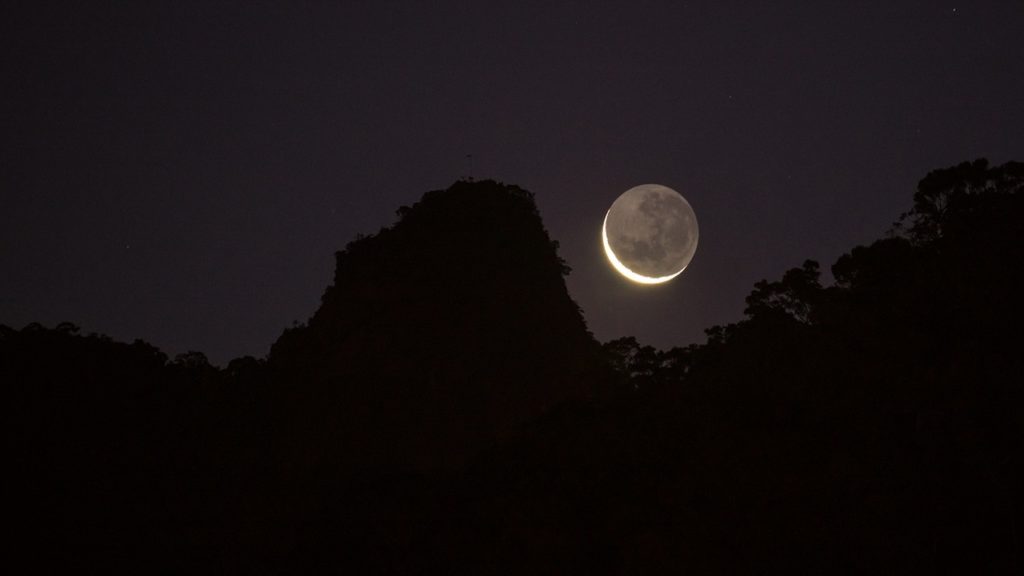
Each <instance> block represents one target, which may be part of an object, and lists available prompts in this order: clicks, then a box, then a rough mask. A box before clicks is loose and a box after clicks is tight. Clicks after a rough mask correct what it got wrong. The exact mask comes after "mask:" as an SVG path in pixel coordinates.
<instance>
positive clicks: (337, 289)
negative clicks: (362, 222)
mask: <svg viewBox="0 0 1024 576" xmlns="http://www.w3.org/2000/svg"><path fill="white" fill-rule="evenodd" d="M398 213H399V216H400V220H399V221H398V222H397V223H396V224H394V225H393V226H391V227H389V228H385V229H383V230H381V231H380V232H379V233H377V234H375V235H373V236H368V237H362V238H359V239H357V240H355V241H353V242H351V243H350V244H349V245H348V246H347V247H346V248H345V250H342V251H340V252H338V253H337V269H336V272H335V277H334V282H333V284H332V285H331V286H329V287H328V288H327V290H326V292H325V294H324V296H323V299H322V305H321V307H320V309H319V310H317V312H316V313H315V314H314V316H313V317H312V318H311V319H310V321H309V323H308V325H306V326H302V327H299V328H296V329H292V330H288V331H286V332H285V334H283V335H282V337H281V338H280V339H279V341H278V342H277V343H276V344H275V345H274V347H273V349H272V351H271V356H270V363H271V366H272V368H273V369H274V371H275V373H276V374H277V375H278V377H279V378H283V379H285V380H290V381H289V382H287V384H288V388H289V390H290V392H289V394H288V402H289V403H290V404H292V406H293V410H292V412H293V415H294V417H295V418H296V419H297V420H303V421H304V422H305V424H303V426H300V428H308V429H309V430H307V432H308V433H310V434H312V435H313V437H315V439H316V441H315V442H314V444H317V443H319V441H321V440H323V441H327V442H328V444H329V445H334V443H339V444H340V445H342V446H345V447H346V449H347V450H349V455H351V456H352V457H353V458H354V461H353V463H354V464H355V465H357V466H361V465H363V464H364V463H366V464H368V465H370V466H376V465H378V464H379V465H385V466H392V465H396V466H399V467H406V466H411V467H413V468H423V467H427V468H429V467H433V466H435V465H440V466H444V465H446V464H454V463H458V462H460V461H462V460H463V459H464V458H465V457H466V456H468V455H470V454H472V453H473V452H475V451H476V450H477V449H479V448H480V447H483V446H485V445H487V444H489V443H490V442H491V441H493V440H495V439H498V438H501V437H503V436H505V435H507V434H508V433H510V432H511V431H512V430H514V429H515V427H516V426H518V425H519V424H521V423H523V422H525V421H527V420H529V419H532V418H534V417H536V416H538V415H539V414H541V413H542V412H544V411H545V410H546V409H548V408H550V407H552V406H553V405H555V404H557V403H558V402H561V401H563V400H567V399H571V398H578V397H582V396H586V395H588V390H587V388H586V385H588V384H589V383H590V382H591V381H592V374H591V373H588V372H589V371H591V370H593V366H596V365H597V364H598V363H597V362H596V357H597V354H598V347H597V343H596V342H595V341H594V339H593V337H592V336H591V335H590V333H589V332H588V331H587V329H586V325H585V323H584V321H583V318H582V315H581V313H580V310H579V308H578V307H577V306H576V304H575V303H574V302H573V301H572V300H571V298H570V297H569V295H568V292H567V291H566V287H565V283H564V279H563V275H564V274H566V273H567V268H566V267H565V264H564V262H563V261H562V260H561V259H560V258H559V257H558V255H557V252H556V250H557V243H555V242H553V241H551V239H550V238H549V237H548V234H547V232H546V230H545V229H544V226H543V223H542V221H541V218H540V215H539V214H538V212H537V208H536V205H535V204H534V202H533V197H532V195H531V194H530V193H529V192H527V191H525V190H522V189H520V188H518V187H515V186H506V185H503V184H500V183H497V182H494V181H481V182H457V183H455V184H454V185H452V186H451V187H450V188H448V189H447V190H438V191H433V192H428V193H427V194H425V195H424V196H423V198H422V199H421V200H420V201H419V202H417V203H416V204H415V205H413V206H412V207H411V208H410V207H402V208H401V209H399V211H398ZM585 383H586V384H585ZM328 439H329V440H328ZM310 441H311V440H309V439H306V440H304V441H303V442H305V443H306V445H304V446H303V447H302V449H303V450H307V449H308V443H309V442H310ZM325 447H326V446H325ZM316 457H317V456H314V458H316ZM356 462H358V463H356Z"/></svg>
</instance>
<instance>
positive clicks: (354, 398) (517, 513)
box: [0, 160, 1024, 574]
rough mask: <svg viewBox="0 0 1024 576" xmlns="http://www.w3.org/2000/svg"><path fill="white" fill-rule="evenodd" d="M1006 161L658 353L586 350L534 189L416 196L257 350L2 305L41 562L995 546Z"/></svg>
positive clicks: (822, 566)
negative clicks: (162, 346)
mask: <svg viewBox="0 0 1024 576" xmlns="http://www.w3.org/2000/svg"><path fill="white" fill-rule="evenodd" d="M1022 182H1024V165H1022V164H1019V163H1008V164H1004V165H1002V166H997V167H989V165H988V163H987V162H985V161H984V160H978V161H975V162H970V163H964V164H960V165H957V166H954V167H952V168H949V169H944V170H937V171H934V172H932V173H930V174H929V175H927V176H926V177H925V178H924V179H923V180H922V181H921V184H920V185H919V187H918V190H917V193H916V194H915V196H914V207H913V209H912V210H911V211H910V212H909V213H908V214H905V215H903V216H902V217H901V219H900V223H899V225H897V227H896V228H894V231H893V232H892V233H891V234H890V235H889V236H888V237H886V238H883V239H880V240H878V241H876V242H874V243H872V244H870V245H868V246H859V247H856V248H854V249H853V250H851V251H850V252H849V253H848V254H846V255H844V256H842V257H841V258H839V259H838V260H837V261H836V263H835V264H834V265H833V266H832V276H833V278H834V279H835V282H834V283H833V284H831V285H823V284H822V282H821V279H820V270H819V265H818V264H817V263H815V262H812V261H807V262H805V263H804V264H803V265H802V266H801V267H799V268H794V269H792V270H789V271H787V272H785V273H784V274H783V276H782V278H781V279H780V280H777V281H768V280H764V281H761V282H758V283H756V284H755V285H754V287H753V290H752V292H751V293H750V295H749V296H748V298H747V300H746V304H747V308H746V316H745V318H744V319H743V320H741V321H739V322H737V323H735V324H731V325H728V326H716V327H712V328H710V329H708V331H707V332H708V339H707V341H706V343H704V344H702V345H694V346H689V347H686V348H676V349H671V350H665V351H661V350H656V349H654V348H652V347H650V346H644V345H643V344H641V343H640V342H638V341H637V340H636V339H635V338H632V337H625V338H621V339H618V340H613V341H611V342H608V343H605V344H603V345H599V344H598V343H596V342H595V341H594V340H593V338H592V337H591V335H590V334H589V332H587V330H586V326H585V324H584V322H583V318H582V315H581V314H580V311H579V309H578V308H577V307H576V305H575V304H574V303H573V302H572V301H571V300H570V299H569V297H568V295H567V293H566V291H565V285H564V282H563V275H564V274H565V273H567V269H566V268H565V265H564V262H562V261H561V260H560V259H559V258H558V256H557V253H556V250H557V247H556V246H555V245H554V243H553V242H551V240H550V239H549V238H548V236H547V234H546V232H545V231H544V229H543V225H542V223H541V220H540V218H539V214H538V213H537V210H536V207H535V205H534V204H533V200H532V197H531V196H530V195H529V193H527V192H525V191H523V190H521V189H519V188H516V187H514V186H504V185H501V184H499V183H496V182H492V181H482V182H459V183H456V184H455V185H453V186H452V187H451V188H449V189H447V190H442V191H435V192H429V193H427V194H426V195H424V197H423V199H422V200H421V201H420V202H418V203H417V204H416V205H414V206H412V207H403V208H401V209H400V210H399V221H398V222H397V223H396V224H395V225H393V226H391V227H389V228H385V229H383V230H381V231H380V232H378V233H377V234H374V235H371V236H364V237H361V238H358V239H357V240H355V241H353V242H352V243H350V244H349V245H348V247H346V249H345V250H343V251H341V252H339V253H338V254H337V270H336V274H335V278H334V281H333V283H332V284H331V286H330V287H328V289H327V290H326V291H325V293H324V296H323V300H322V304H321V306H320V308H319V310H317V311H316V313H315V314H314V315H313V317H312V318H310V320H309V322H307V323H306V324H303V325H299V326H296V327H293V328H290V329H288V330H285V332H284V333H283V334H282V336H281V338H280V339H279V340H278V342H277V343H276V344H275V345H274V347H273V349H272V350H271V353H270V355H269V356H268V358H267V359H265V360H264V359H256V358H251V357H246V358H240V359H236V360H233V361H232V362H231V363H230V364H228V366H227V367H226V368H224V369H219V368H216V367H213V366H210V365H209V362H207V361H206V359H205V357H204V356H203V355H202V354H201V353H197V352H190V353H187V354H185V355H181V356H178V357H177V358H175V360H174V361H169V360H168V358H167V356H166V355H164V354H163V353H161V352H160V351H159V350H157V349H156V348H154V347H152V346H150V345H148V344H146V343H144V342H140V341H136V342H135V343H133V344H124V343H118V342H114V341H111V340H110V339H108V338H105V337H102V336H98V335H95V334H90V335H82V334H81V331H80V330H79V329H78V328H77V327H76V326H74V325H72V324H67V323H65V324H61V325H58V326H57V327H56V328H54V329H47V328H44V327H42V326H40V325H38V324H32V325H29V326H26V327H24V328H23V329H21V330H15V329H12V328H8V327H4V326H0V381H3V382H5V383H7V385H8V386H7V391H8V397H9V399H10V403H9V406H10V414H11V418H10V420H11V425H12V426H11V429H12V431H13V433H12V434H11V436H10V437H11V446H12V452H11V454H12V457H11V459H10V461H11V462H12V464H13V466H12V469H13V470H14V471H15V472H14V473H13V474H12V476H13V480H14V484H15V486H14V492H13V493H14V494H15V495H16V496H17V497H18V500H19V501H20V503H21V505H22V506H21V510H18V511H17V513H16V514H15V516H14V524H15V525H16V526H17V527H18V528H19V530H18V537H20V538H21V539H22V540H23V541H24V543H25V544H26V545H25V546H24V547H22V549H23V550H28V549H30V546H29V545H30V544H34V545H36V546H38V544H40V543H42V542H45V543H47V546H48V547H49V550H50V552H51V553H50V554H48V555H47V556H46V557H44V558H41V559H40V558H38V557H37V558H36V559H35V562H36V565H37V566H39V567H40V568H41V569H43V568H61V569H81V568H82V567H87V568H90V569H96V568H100V567H102V568H112V569H121V570H135V571H137V570H138V569H139V568H142V567H145V568H143V569H147V568H148V569H151V568H152V567H153V566H159V569H160V570H161V571H167V572H188V573H196V572H207V571H209V572H246V573H257V574H259V573H294V572H299V571H302V572H346V573H366V574H384V573H390V574H414V573H436V572H444V573H453V572H455V573H481V574H521V573H558V574H565V573H588V574H621V573H630V574H662V573H668V572H672V573H675V572H682V571H690V572H711V573H735V572H764V571H775V570H781V569H787V570H791V571H797V572H829V573H833V572H850V573H864V572H877V571H885V572H919V571H930V572H936V571H943V572H971V573H978V572H983V573H1003V572H1018V571H1019V570H1020V568H1021V567H1022V566H1021V562H1022V555H1021V542H1020V538H1021V534H1020V526H1022V525H1024V523H1022V522H1021V520H1022V512H1024V509H1022V500H1021V496H1022V493H1021V488H1020V487H1021V486H1024V478H1022V477H1021V473H1020V471H1021V460H1020V454H1022V453H1024V446H1022V440H1024V428H1022V423H1024V393H1022V387H1021V384H1020V381H1021V378H1020V377H1021V374H1024V360H1022V357H1021V355H1020V350H1021V349H1022V344H1024V337H1022V335H1021V334H1022V331H1021V327H1022V326H1024V308H1022V304H1021V302H1022V299H1021V297H1020V294H1022V293H1024V278H1022V273H1021V271H1020V268H1019V263H1020V262H1022V261H1024V241H1022V240H1021V238H1020V235H1019V228H1020V226H1019V222H1020V219H1021V217H1022V216H1024V205H1022V203H1024V195H1022Z"/></svg>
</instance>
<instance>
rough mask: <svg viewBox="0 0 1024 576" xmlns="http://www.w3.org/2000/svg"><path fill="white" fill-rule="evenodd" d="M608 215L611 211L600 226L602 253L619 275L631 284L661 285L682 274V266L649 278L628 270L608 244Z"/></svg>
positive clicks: (683, 268) (609, 211)
mask: <svg viewBox="0 0 1024 576" xmlns="http://www.w3.org/2000/svg"><path fill="white" fill-rule="evenodd" d="M608 214H611V210H608V212H606V213H605V215H604V222H603V223H602V224H601V240H603V241H604V253H605V254H606V255H607V256H608V261H609V262H611V263H612V266H613V267H614V268H615V269H616V270H618V271H619V274H622V275H623V276H625V277H626V278H629V279H630V280H632V281H633V282H639V283H640V284H661V283H662V282H668V281H669V280H671V279H673V278H675V277H676V276H679V275H680V274H682V273H683V270H686V266H683V267H682V268H680V269H679V271H678V272H676V273H674V274H669V275H668V276H656V277H651V276H644V275H642V274H637V273H636V272H633V271H632V270H630V269H629V268H626V265H625V264H623V263H622V262H619V259H618V258H617V257H616V256H615V252H613V251H612V246H611V244H609V243H608Z"/></svg>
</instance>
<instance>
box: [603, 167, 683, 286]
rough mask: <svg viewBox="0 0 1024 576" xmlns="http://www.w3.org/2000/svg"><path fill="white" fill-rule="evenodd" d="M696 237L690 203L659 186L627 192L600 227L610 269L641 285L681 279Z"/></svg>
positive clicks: (615, 204) (651, 185)
mask: <svg viewBox="0 0 1024 576" xmlns="http://www.w3.org/2000/svg"><path fill="white" fill-rule="evenodd" d="M698 236H699V231H698V229H697V215H696V214H694V213H693V208H691V207H690V203H689V202H687V201H686V199H685V198H683V197H682V195H680V194H679V193H678V192H676V191H675V190H673V189H671V188H669V187H667V186H662V185H660V184H643V185H641V186H636V187H634V188H630V189H629V190H626V191H625V192H624V193H623V194H622V195H621V196H619V198H618V199H617V200H616V201H615V202H614V203H613V204H612V207H611V208H609V209H608V213H607V214H605V216H604V224H603V225H602V226H601V239H602V240H603V242H604V252H605V254H606V255H607V256H608V261H609V262H611V263H612V267H614V268H615V269H616V270H618V272H619V273H620V274H622V275H623V276H625V277H626V278H629V279H630V280H632V281H634V282H639V283H641V284H661V283H662V282H668V281H669V280H671V279H673V278H675V277H676V276H678V275H679V274H681V273H682V272H683V270H685V269H686V266H687V265H688V264H689V263H690V260H691V259H693V254H694V252H696V251H697V238H698Z"/></svg>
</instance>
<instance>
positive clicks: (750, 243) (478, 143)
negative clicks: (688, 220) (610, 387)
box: [0, 0, 1024, 364]
mask: <svg viewBox="0 0 1024 576" xmlns="http://www.w3.org/2000/svg"><path fill="white" fill-rule="evenodd" d="M752 4H754V3H752V2H735V3H734V2H653V1H652V2H643V1H632V2H617V3H608V2H551V1H544V2H510V3H496V2H446V1H438V0H435V1H431V2H383V1H382V2H342V1H331V0H318V1H314V0H307V1H291V2H287V1H276V2H275V1H263V2H258V1H245V2H241V1H237V2H235V1H222V2H210V1H202V2H193V1H185V0H176V1H174V2H167V3H158V2H149V1H147V2H103V1H95V2H68V3H53V2H37V1H28V2H5V3H4V5H3V8H0V54H2V56H0V72H2V78H3V89H2V90H0V323H3V324H7V325H10V326H14V327H18V328H20V327H21V326H22V325H24V324H26V323H28V322H32V321H38V322H42V323H43V324H46V325H51V326H52V325H53V324H55V323H57V322H60V321H64V320H67V321H72V322H74V323H76V324H79V325H81V326H82V328H83V330H84V331H87V332H92V331H95V332H100V333H105V334H108V335H110V336H112V337H113V338H115V339H118V340H127V341H131V340H133V339H135V338H142V339H144V340H147V341H149V342H151V343H153V344H155V345H157V346H159V347H161V348H162V349H163V350H164V351H166V352H168V353H169V354H171V355H172V356H173V355H174V354H176V353H179V352H183V351H185V350H189V349H192V350H201V351H203V352H205V353H207V355H208V356H209V357H210V359H211V361H213V362H214V363H217V364H224V363H226V362H227V361H228V360H229V359H231V358H233V357H236V356H241V355H245V354H249V355H253V356H257V357H260V356H263V355H264V354H266V352H267V351H268V349H269V346H270V344H271V343H272V342H273V341H274V340H275V339H276V338H277V337H278V335H279V334H280V333H281V331H282V329H283V328H285V327H287V326H289V325H291V324H292V322H293V321H295V320H298V321H305V320H306V319H307V318H308V317H309V316H310V315H311V314H312V313H313V312H314V311H315V310H316V308H317V306H318V304H319V297H320V295H321V294H322V292H323V290H324V288H325V287H326V286H327V284H328V283H329V282H330V280H331V275H332V273H333V267H334V258H333V253H334V251H335V250H339V249H341V248H343V247H344V246H345V244H346V243H347V242H349V241H351V240H352V239H353V238H354V237H355V235H356V234H357V233H364V234H368V233H374V232H376V231H377V230H379V229H380V228H381V227H382V226H387V225H390V224H391V223H393V222H394V221H395V210H396V209H397V208H398V207H399V206H401V205H404V204H406V205H407V204H412V203H413V202H415V201H416V200H418V199H419V197H420V196H421V195H422V194H423V193H424V192H426V191H428V190H433V189H439V188H446V187H447V186H449V185H450V184H451V183H452V182H453V181H455V180H457V179H459V178H461V177H466V176H473V177H476V178H478V179H482V178H494V179H496V180H499V181H503V182H505V183H509V184H517V185H519V186H522V187H524V188H526V189H528V190H530V191H532V192H533V193H534V194H535V195H536V200H537V203H538V206H539V208H540V211H541V214H542V216H543V218H544V222H545V225H546V226H547V228H548V231H549V232H550V234H551V235H552V237H553V238H554V239H556V240H558V241H559V242H560V243H561V251H560V252H561V255H562V256H563V257H564V258H565V259H566V260H567V262H568V264H569V265H570V266H571V267H572V268H573V273H572V274H571V275H570V276H569V278H568V280H567V282H568V286H569V290H570V293H571V295H572V297H573V298H574V299H575V300H576V301H577V303H579V305H580V306H581V307H582V309H583V311H584V314H585V316H586V319H587V322H588V324H589V326H590V329H591V330H592V331H593V332H594V334H595V336H596V337H597V338H598V339H600V340H602V341H603V340H608V339H611V338H615V337H618V336H623V335H635V336H637V337H638V338H639V339H640V341H641V342H643V343H649V344H653V345H655V346H658V347H662V348H667V347H671V346H676V345H686V344H689V343H693V342H700V341H703V330H704V329H705V328H707V327H709V326H711V325H714V324H721V323H726V322H731V321H735V320H738V319H739V318H740V317H741V314H742V310H743V298H744V296H745V295H746V294H747V293H748V292H749V291H750V289H751V287H752V285H753V283H754V282H755V281H757V280H759V279H761V278H778V277H780V276H781V274H782V273H783V272H784V271H785V270H786V269H788V268H791V267H794V266H798V265H799V264H800V263H801V262H802V261H803V260H804V259H806V258H813V259H817V260H819V261H820V262H821V263H822V265H823V267H825V268H826V269H827V266H828V265H830V264H831V263H832V262H833V261H834V260H835V259H836V258H837V257H838V256H839V255H840V254H842V253H843V252H845V251H848V250H849V249H850V248H852V247H853V246H855V245H857V244H861V243H866V242H870V241H872V240H874V239H877V238H879V237H880V236H881V235H883V234H884V233H885V231H886V230H887V229H888V228H889V226H890V224H891V223H892V222H893V221H894V220H895V219H896V218H897V217H898V216H899V214H900V213H901V212H903V211H905V210H907V209H909V208H910V204H911V196H912V194H913V190H914V186H915V184H916V182H917V181H918V180H919V179H920V178H921V177H922V176H924V175H925V174H926V173H927V172H928V171H929V170H932V169H936V168H943V167H947V166H950V165H952V164H955V163H958V162H960V161H964V160H971V159H974V158H977V157H981V156H985V157H988V158H989V159H990V160H991V161H992V163H993V164H1001V163H1003V162H1006V161H1008V160H1024V40H1022V38H1024V34H1022V30H1024V2H1021V0H1005V1H1001V2H1000V1H972V2H963V3H957V2H941V1H921V2H916V1H914V2H902V1H901V2H893V1H886V2H883V1H879V2H848V1H835V2H833V1H815V2H763V3H757V6H756V7H752V6H751V5H752ZM468 154H471V155H472V160H471V161H470V160H469V159H467V155H468ZM643 183H660V184H664V185H667V186H670V187H672V188H674V189H676V190H678V191H679V192H680V193H682V194H683V195H684V196H685V197H686V198H687V199H688V200H689V202H690V203H691V204H692V205H693V207H694V210H695V211H696V213H697V217H698V219H699V222H700V231H701V237H700V245H699V247H698V249H697V254H696V256H695V257H694V260H693V262H692V263H691V265H690V267H689V268H688V269H687V270H686V272H685V273H684V274H683V275H682V276H680V277H679V278H677V279H675V280H674V281H672V282H670V283H669V284H667V285H662V286H654V287H649V286H637V285H632V284H629V283H628V281H626V280H624V279H622V278H620V277H619V276H618V275H617V274H616V273H615V272H614V271H613V270H612V269H611V267H610V266H609V265H608V263H607V261H606V260H605V257H604V255H603V253H602V249H601V242H600V225H601V220H602V218H603V216H604V213H605V211H606V210H607V209H608V207H609V206H610V205H611V203H612V202H613V201H614V200H615V199H616V198H617V197H618V195H619V194H621V193H622V192H624V191H625V190H627V189H628V188H630V187H632V186H635V185H638V184H643Z"/></svg>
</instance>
